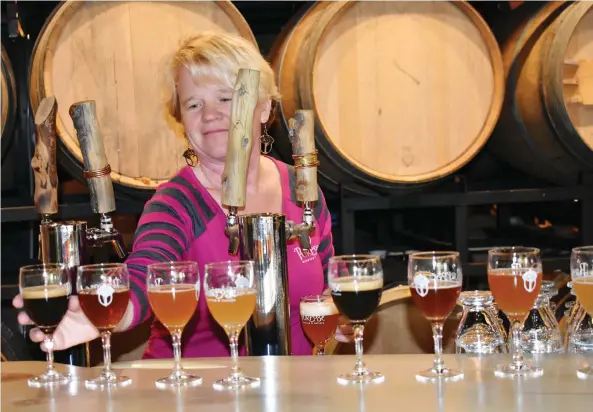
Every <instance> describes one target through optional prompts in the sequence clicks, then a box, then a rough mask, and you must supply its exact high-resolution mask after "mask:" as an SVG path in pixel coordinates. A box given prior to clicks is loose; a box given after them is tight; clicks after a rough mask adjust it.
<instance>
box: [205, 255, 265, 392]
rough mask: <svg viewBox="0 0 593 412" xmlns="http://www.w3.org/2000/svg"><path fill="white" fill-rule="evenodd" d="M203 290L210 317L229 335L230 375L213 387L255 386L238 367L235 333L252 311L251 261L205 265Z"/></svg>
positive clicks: (254, 382)
mask: <svg viewBox="0 0 593 412" xmlns="http://www.w3.org/2000/svg"><path fill="white" fill-rule="evenodd" d="M205 272H206V273H205V277H204V292H205V294H206V302H207V304H208V309H209V310H210V313H211V314H212V317H213V318H214V319H215V320H216V322H217V323H218V324H219V325H220V326H221V327H222V328H223V329H224V331H225V332H226V334H227V336H228V337H229V342H230V347H231V357H232V359H233V367H232V369H231V374H230V375H229V376H227V377H225V378H222V379H220V380H217V381H215V382H214V384H213V386H214V388H215V389H232V388H241V387H246V386H255V385H258V384H259V382H260V380H259V378H254V377H250V376H246V375H245V374H243V372H242V371H241V369H240V368H239V334H240V333H241V330H243V328H244V327H245V324H247V321H248V320H249V318H250V317H251V315H252V314H253V311H254V310H255V303H256V297H257V292H256V289H255V285H254V283H255V271H254V267H253V262H252V261H226V262H215V263H209V264H206V265H205Z"/></svg>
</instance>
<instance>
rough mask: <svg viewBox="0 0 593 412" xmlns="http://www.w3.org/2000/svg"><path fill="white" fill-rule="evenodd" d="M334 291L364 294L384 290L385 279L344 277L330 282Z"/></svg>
mask: <svg viewBox="0 0 593 412" xmlns="http://www.w3.org/2000/svg"><path fill="white" fill-rule="evenodd" d="M330 288H331V289H332V290H336V291H337V290H339V291H341V292H364V291H367V290H375V289H382V288H383V278H382V277H377V276H344V277H343V278H336V279H332V280H331V281H330Z"/></svg>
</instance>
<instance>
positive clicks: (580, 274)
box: [570, 246, 593, 379]
mask: <svg viewBox="0 0 593 412" xmlns="http://www.w3.org/2000/svg"><path fill="white" fill-rule="evenodd" d="M570 275H571V278H572V290H573V292H574V294H575V295H576V297H577V299H578V302H579V303H580V305H581V306H582V307H583V308H584V309H585V311H586V312H587V313H588V314H589V315H591V316H593V246H583V247H577V248H574V249H573V250H572V253H571V256H570ZM577 376H578V377H579V378H581V379H587V378H591V377H593V367H588V368H581V369H579V370H577Z"/></svg>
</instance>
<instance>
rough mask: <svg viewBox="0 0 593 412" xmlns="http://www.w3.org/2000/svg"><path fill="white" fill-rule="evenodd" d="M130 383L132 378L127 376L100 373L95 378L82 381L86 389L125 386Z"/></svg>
mask: <svg viewBox="0 0 593 412" xmlns="http://www.w3.org/2000/svg"><path fill="white" fill-rule="evenodd" d="M131 383H132V378H129V377H127V376H116V375H115V374H113V375H110V376H105V375H101V376H99V377H98V378H95V379H89V380H86V381H84V386H85V387H86V388H87V389H98V388H106V387H112V388H113V387H120V386H127V385H129V384H131Z"/></svg>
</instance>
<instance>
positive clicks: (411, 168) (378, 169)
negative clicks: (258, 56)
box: [271, 1, 504, 193]
mask: <svg viewBox="0 0 593 412" xmlns="http://www.w3.org/2000/svg"><path fill="white" fill-rule="evenodd" d="M444 3H446V4H434V3H430V4H428V3H425V4H421V3H416V2H404V3H385V4H379V3H372V2H371V3H365V2H355V1H351V2H339V3H335V2H321V3H320V4H315V5H313V6H312V7H311V8H309V9H307V10H306V11H304V12H303V15H302V16H299V18H298V19H296V20H295V21H293V22H291V23H290V24H289V27H292V30H293V33H291V34H290V35H281V36H280V38H279V40H278V41H279V42H280V43H282V45H281V46H278V47H275V48H274V49H273V51H272V55H271V60H272V62H273V63H274V66H275V68H276V74H277V78H278V82H279V84H280V91H281V93H282V94H283V99H282V105H281V108H280V112H281V116H280V118H281V119H282V120H283V123H284V127H286V122H285V121H284V119H286V118H289V117H290V114H291V112H292V110H294V107H295V106H299V107H301V108H306V109H313V110H315V111H316V120H317V122H316V140H317V146H318V147H319V150H320V152H321V153H322V154H323V155H324V158H323V160H325V162H323V161H322V164H321V167H320V168H319V171H320V173H321V174H324V173H326V174H328V175H330V177H331V178H332V180H334V181H336V182H339V181H340V180H350V181H354V182H355V183H357V186H356V187H354V186H353V185H352V184H351V183H350V184H349V186H348V188H349V189H351V190H352V191H354V192H358V193H360V192H364V190H366V191H367V192H368V191H369V190H372V191H377V190H378V191H383V192H393V191H398V190H401V189H403V190H406V191H407V190H411V189H418V188H420V187H422V186H424V185H429V184H433V183H435V182H437V181H440V180H441V179H443V178H446V177H448V176H450V175H451V174H452V173H454V172H455V171H457V170H459V169H460V168H461V167H462V166H464V165H465V164H467V163H468V162H469V161H470V160H471V159H472V158H473V157H474V156H475V155H476V154H477V152H478V151H479V150H480V148H481V147H482V146H483V145H484V143H485V142H486V140H487V139H488V137H489V134H490V131H491V130H492V128H493V127H494V124H495V122H496V119H497V118H498V113H499V111H500V107H501V106H502V100H503V92H504V91H503V84H504V79H503V74H502V73H503V70H502V59H501V57H500V51H499V49H498V45H497V43H496V40H495V38H494V36H493V35H492V33H491V32H490V30H489V28H488V27H487V25H486V23H485V22H484V21H483V20H482V19H481V17H480V16H479V14H478V13H477V12H476V11H475V10H474V9H473V8H471V7H470V6H469V5H468V4H467V3H465V2H453V3H447V2H444ZM435 10H436V11H435ZM406 13H407V14H410V15H413V14H414V13H416V14H417V15H415V16H414V17H416V18H418V16H419V17H421V18H425V19H427V20H428V21H429V24H439V23H434V22H435V21H437V22H438V19H437V18H436V17H435V18H434V19H432V20H431V19H430V16H431V13H433V14H434V15H437V14H438V13H443V14H444V15H446V16H447V17H450V16H454V17H455V18H456V19H457V20H455V18H452V19H450V21H449V23H450V24H451V25H452V26H454V25H456V24H460V25H461V26H463V25H465V26H463V27H464V28H465V29H467V28H469V29H468V30H469V31H468V33H470V34H469V36H473V37H471V40H468V39H467V38H462V40H459V39H460V37H456V38H455V40H454V41H457V42H460V41H463V42H464V43H463V45H464V46H466V47H467V48H468V49H471V48H472V47H474V46H475V44H478V45H477V46H475V50H474V51H473V52H474V56H475V57H476V61H479V60H480V59H481V61H482V63H483V62H486V63H485V64H484V65H483V67H484V71H483V73H486V74H485V75H484V76H485V77H486V78H488V79H489V80H488V81H489V82H490V83H489V85H487V86H483V88H484V89H486V90H487V93H477V94H478V95H480V97H479V98H481V99H482V100H481V103H482V105H483V106H485V107H484V108H483V109H481V110H483V112H480V113H478V114H477V115H476V119H477V120H476V122H475V123H476V125H474V129H476V130H474V131H472V132H470V133H467V135H464V136H463V137H464V138H465V139H466V142H463V143H460V144H459V147H462V149H458V148H457V147H456V146H457V141H455V140H454V139H453V138H449V137H448V136H447V133H448V132H449V131H448V132H447V133H443V134H444V136H438V137H434V136H432V134H431V133H432V132H426V133H424V132H422V131H418V129H419V127H418V126H417V125H418V124H419V123H421V122H420V121H414V120H412V121H410V122H407V121H406V119H405V117H406V116H405V115H404V116H403V117H404V119H403V120H402V119H398V121H395V120H392V119H387V120H385V119H384V118H381V111H386V112H388V113H390V114H389V115H386V117H390V116H391V117H393V116H392V113H391V112H389V110H391V111H392V112H393V113H396V114H397V113H398V111H399V110H407V109H406V102H405V98H406V96H417V95H418V92H416V93H412V92H410V93H408V92H407V90H405V91H402V92H401V93H400V94H399V95H398V94H397V93H395V94H394V93H391V94H389V93H387V92H384V94H383V95H382V97H380V98H379V99H375V100H377V102H375V103H374V104H370V106H373V107H372V108H371V109H372V110H375V109H376V110H378V112H379V114H378V115H377V113H374V114H373V112H372V110H371V109H369V108H368V107H365V105H366V106H369V105H367V104H366V103H369V102H371V103H372V102H373V99H370V98H369V95H367V96H365V98H366V100H365V104H362V103H361V105H360V106H356V104H355V103H352V102H353V101H355V100H356V99H355V98H349V96H350V95H348V96H344V97H343V98H336V97H335V96H332V97H331V99H334V100H331V99H329V98H328V99H327V100H326V101H324V102H322V103H323V104H320V102H319V99H320V98H322V97H324V96H329V95H330V94H331V93H334V95H335V90H338V89H339V90H340V91H343V90H348V88H353V89H356V90H364V87H363V86H362V85H363V84H365V82H366V81H367V80H366V79H367V78H368V77H369V76H366V77H365V76H364V75H359V74H358V75H357V74H355V75H352V76H350V78H348V73H347V70H346V69H344V68H343V67H341V66H339V58H338V57H340V56H344V55H347V54H348V51H349V48H350V46H351V47H352V48H356V47H358V48H359V49H364V50H362V51H360V56H361V57H360V58H358V60H357V58H350V62H358V65H360V66H361V67H362V66H364V67H363V69H366V70H367V72H369V73H371V74H377V73H378V74H377V75H381V73H379V72H380V71H381V70H387V72H386V73H383V74H382V76H383V77H384V80H385V79H387V80H389V76H391V75H392V74H393V73H392V71H394V70H396V69H393V70H391V69H390V66H393V65H392V64H387V62H386V61H385V62H384V61H380V62H378V63H377V64H376V66H377V68H376V69H375V68H373V67H371V68H369V67H367V66H365V63H366V62H368V61H369V59H368V58H365V57H364V56H365V53H367V54H368V53H370V51H369V50H371V49H373V48H371V47H366V48H365V47H363V46H360V45H358V46H357V44H352V42H350V43H348V42H347V41H345V42H344V43H345V44H342V45H341V47H343V50H342V52H341V53H338V51H336V50H337V49H336V50H330V52H328V54H327V55H329V56H330V57H327V56H326V55H325V54H324V53H325V52H326V51H327V50H326V49H331V48H332V42H334V43H336V44H338V43H339V42H340V38H345V37H347V35H351V33H354V32H356V33H359V32H360V33H363V34H360V37H361V38H363V37H364V36H363V35H364V34H365V32H364V30H367V28H368V27H373V24H375V23H376V24H379V23H377V22H379V21H380V20H381V18H383V20H384V19H392V20H390V23H392V24H390V25H388V24H385V27H382V28H381V29H380V30H383V32H381V34H385V33H390V31H389V30H391V31H393V33H396V31H395V28H397V26H398V25H397V22H398V21H400V22H402V21H403V23H402V25H404V24H405V23H408V24H410V23H409V21H408V22H406V20H405V18H401V16H400V15H406ZM426 16H429V17H426ZM439 16H440V14H439ZM398 17H400V20H396V18H398ZM412 20H413V18H411V19H410V21H412ZM451 21H452V23H451ZM459 21H462V23H459ZM446 24H447V23H445V26H446ZM338 26H339V27H338ZM336 27H337V28H336ZM454 27H455V28H449V30H450V32H451V33H453V34H451V36H455V33H456V28H457V26H454ZM285 30H289V29H285ZM372 30H374V28H371V29H368V33H370V34H369V36H372V35H376V36H377V37H378V36H379V34H377V33H379V32H377V33H375V32H373V31H372ZM377 30H379V29H377ZM443 30H446V28H445V29H443ZM404 31H405V29H404ZM344 33H345V34H344ZM393 33H392V34H393ZM353 36H354V37H356V36H355V35H353ZM385 37H387V36H385ZM461 37H463V36H461ZM336 39H337V40H336ZM365 41H366V40H365ZM383 44H387V43H386V42H385V41H383ZM389 44H392V43H389ZM336 47H337V46H336ZM375 49H377V50H383V49H381V47H378V46H377V48H375ZM332 53H333V54H332ZM394 53H396V52H394ZM402 53H403V52H402ZM406 53H408V55H405V57H404V58H407V59H408V60H409V61H408V62H407V63H415V62H417V61H420V60H422V59H418V58H412V57H410V56H411V55H410V54H409V53H410V52H409V51H406ZM454 54H455V53H454ZM427 55H429V56H430V53H428V52H427ZM396 57H397V55H396ZM420 57H421V56H420ZM425 57H426V56H425ZM323 59H325V61H324V62H321V63H320V61H321V60H323ZM462 60H463V59H458V61H457V62H456V63H457V64H459V63H460V62H461V61H462ZM351 66H356V64H354V63H353V64H351V65H350V66H349V67H351ZM320 67H321V68H322V69H319V68H320ZM336 67H337V68H338V69H340V70H342V71H343V72H344V73H346V75H343V76H342V77H344V79H342V80H341V83H340V86H339V87H338V86H331V85H329V86H327V87H328V89H327V90H325V89H324V90H322V91H318V92H316V91H315V90H316V88H320V87H321V88H323V85H324V83H328V84H329V83H331V82H332V81H334V77H336V78H337V77H339V74H340V73H341V72H340V70H333V71H332V69H334V68H336ZM385 67H387V69H385ZM296 68H298V70H296ZM318 69H319V70H318ZM363 69H360V70H363ZM323 70H325V71H326V72H329V74H327V73H325V74H326V77H323V76H322V75H320V74H319V73H318V72H322V71H323ZM352 70H354V69H352ZM373 70H374V72H373ZM400 71H401V68H400ZM404 71H405V69H404ZM333 73H336V74H335V76H334V75H333ZM431 73H435V71H434V70H432V71H431V70H428V68H427V70H426V71H425V72H424V74H425V75H428V76H430V75H431ZM316 76H317V78H316ZM357 76H358V77H357ZM402 76H404V77H405V75H402ZM370 77H372V76H370ZM408 77H409V73H408ZM412 77H413V76H412ZM470 77H471V76H470ZM399 80H400V79H398V81H399ZM392 82H393V81H392ZM400 83H401V82H400ZM433 83H435V84H436V83H438V82H433ZM445 83H446V82H445ZM477 83H480V82H477ZM484 83H487V82H484ZM382 84H383V83H382ZM371 86H372V85H371ZM371 86H369V87H371ZM332 87H333V91H332ZM382 87H383V86H381V88H382ZM381 88H378V89H381ZM328 90H329V92H327V91H328ZM435 90H436V91H437V92H439V93H440V94H441V95H442V96H441V97H442V99H441V100H442V102H441V104H443V105H444V107H446V106H447V104H448V103H447V102H449V103H451V102H454V101H455V99H458V100H459V101H461V103H462V104H465V105H467V102H466V101H464V100H468V99H470V96H469V95H467V96H461V95H460V96H453V94H452V93H451V94H448V93H447V92H446V91H443V89H442V88H441V89H439V87H438V85H437V86H435V88H434V89H432V92H434V91H435ZM432 92H431V91H430V90H425V91H424V92H423V93H425V94H422V93H421V94H422V96H426V98H428V97H429V96H431V95H432ZM361 93H362V92H361ZM488 94H489V97H486V98H485V97H483V96H482V95H488ZM351 95H352V96H354V95H355V92H352V94H351ZM320 96H322V97H320ZM422 96H421V97H422ZM451 96H453V97H451ZM336 99H337V100H336ZM397 99H399V100H397ZM330 100H331V101H330ZM420 100H421V99H420ZM392 101H396V102H397V103H393V102H392ZM349 104H350V106H351V107H348V105H349ZM381 104H382V105H383V107H381ZM414 104H415V101H414V102H413V103H412V106H414ZM340 105H342V106H344V107H346V108H345V109H344V108H343V109H342V117H341V118H339V119H338V120H337V121H336V120H335V119H333V120H332V121H331V122H329V123H330V124H329V125H328V121H327V118H328V117H330V116H329V115H328V113H331V112H332V110H333V111H336V112H337V111H339V106H340ZM407 106H409V104H408V105H407ZM470 106H471V105H470ZM474 106H475V105H474ZM320 107H324V109H320ZM417 107H418V108H419V107H421V105H420V104H418V105H417V106H414V108H417ZM369 110H370V111H369ZM418 110H420V109H418ZM410 112H411V109H410ZM433 112H434V113H435V115H434V116H435V117H438V116H439V114H438V113H440V111H439V110H434V111H433ZM344 113H345V114H344ZM359 113H362V114H359ZM431 113H432V112H431ZM476 113H477V110H476ZM336 116H338V115H336ZM373 116H375V117H373ZM334 117H335V116H334ZM357 117H360V119H361V120H360V121H358V123H359V124H364V126H357V127H349V126H350V125H353V124H355V122H354V120H351V119H353V118H357ZM466 117H467V115H466ZM376 118H379V120H376ZM478 118H479V119H478ZM459 119H460V116H458V115H457V116H456V120H459ZM439 121H440V122H447V119H443V118H439V119H438V121H437V122H436V123H438V122H439ZM332 122H333V125H332V124H331V123H332ZM348 122H350V123H348ZM365 122H366V123H365ZM375 123H376V125H375ZM404 123H406V124H407V125H404ZM425 123H426V124H429V123H430V122H425ZM451 123H454V122H451ZM336 124H337V125H338V126H343V127H342V129H339V128H338V127H336ZM438 124H441V123H438ZM443 124H444V123H443ZM406 128H407V129H406ZM429 128H430V127H429V126H426V129H429ZM349 129H352V130H349ZM355 129H356V130H355ZM451 129H454V127H452V128H451ZM367 130H368V132H367ZM435 130H439V128H438V127H437V128H435ZM410 131H411V132H410ZM398 133H399V135H398ZM414 133H416V135H414ZM438 133H440V132H437V135H438ZM451 133H452V132H451ZM390 134H395V135H396V136H397V138H396V139H393V138H391V139H390V138H389V137H388V136H389V135H390ZM462 134H463V133H462ZM344 135H345V136H346V137H343V136H344ZM408 135H409V136H412V137H408ZM452 135H453V134H451V136H452ZM377 136H378V137H377ZM382 136H386V137H382ZM417 138H421V139H427V140H431V139H433V141H434V142H436V143H435V145H436V146H438V147H437V149H433V148H432V147H431V146H432V145H431V144H427V146H428V147H427V148H426V151H427V152H430V153H429V154H428V155H426V156H425V153H424V152H426V151H424V150H422V148H421V147H420V145H417V144H416V141H415V140H417ZM340 139H342V140H340ZM343 139H347V140H348V139H349V141H347V142H346V143H348V144H350V143H352V144H351V145H350V147H349V148H347V149H346V150H341V149H342V146H344V144H343ZM381 139H384V140H383V141H381ZM398 139H399V140H400V141H399V143H398V142H397V141H398ZM391 140H393V141H396V143H395V144H392V143H391ZM458 140H459V139H458ZM468 140H469V142H467V141H468ZM443 142H444V143H443ZM451 142H453V143H452V144H449V145H447V143H451ZM357 145H358V146H357ZM398 145H399V146H398ZM439 145H440V146H439ZM400 146H402V147H400ZM443 147H444V149H443V150H441V148H443ZM279 151H282V149H281V148H280V149H279ZM431 151H432V152H431ZM449 152H455V153H454V154H451V155H450V158H447V159H446V160H444V161H443V160H442V159H441V160H439V161H441V163H439V164H437V163H438V161H434V162H433V158H434V157H435V156H437V155H436V154H435V153H437V154H438V153H447V154H446V156H449ZM359 153H363V157H364V156H366V158H364V159H362V161H361V159H357V158H356V156H357V155H358V154H359ZM430 156H432V157H430ZM424 157H426V159H428V158H429V157H430V159H429V160H426V159H423V158H424ZM327 161H329V164H328V163H327ZM431 162H432V163H431ZM396 164H397V165H396ZM394 165H395V166H394ZM398 168H399V169H398ZM382 169H385V170H382ZM344 178H346V179H344ZM361 187H362V188H365V189H364V190H361V189H360V188H361ZM330 190H331V189H330Z"/></svg>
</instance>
